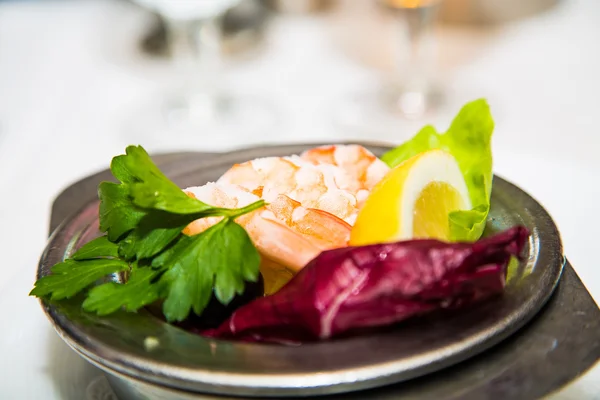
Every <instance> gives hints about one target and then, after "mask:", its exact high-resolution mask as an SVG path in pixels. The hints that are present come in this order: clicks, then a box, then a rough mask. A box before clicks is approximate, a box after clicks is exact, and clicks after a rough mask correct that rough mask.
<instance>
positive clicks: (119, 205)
mask: <svg viewBox="0 0 600 400" xmlns="http://www.w3.org/2000/svg"><path fill="white" fill-rule="evenodd" d="M98 197H99V198H100V211H99V218H100V231H102V232H106V233H107V235H108V239H109V240H110V241H111V242H116V241H117V240H118V239H119V238H121V237H122V236H123V235H124V234H125V233H127V232H129V231H131V230H132V229H134V228H135V227H136V226H137V225H138V224H139V223H140V221H141V220H142V218H143V217H144V216H145V215H146V214H147V212H146V211H144V210H142V209H140V208H138V207H137V206H135V205H134V204H133V202H132V200H131V198H130V197H129V188H128V186H127V185H122V184H117V183H112V182H102V183H100V185H99V186H98Z"/></svg>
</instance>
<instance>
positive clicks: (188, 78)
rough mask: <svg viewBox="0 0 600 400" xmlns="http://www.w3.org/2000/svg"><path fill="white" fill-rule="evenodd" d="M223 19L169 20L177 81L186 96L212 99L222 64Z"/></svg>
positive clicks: (167, 21) (168, 30)
mask: <svg viewBox="0 0 600 400" xmlns="http://www.w3.org/2000/svg"><path fill="white" fill-rule="evenodd" d="M218 22H219V18H207V19H202V20H193V21H179V20H171V19H166V21H165V25H166V29H167V37H168V41H169V47H170V49H171V55H172V58H173V61H174V64H175V69H176V79H177V80H178V81H179V85H180V86H181V89H182V90H183V91H184V92H185V93H190V94H191V93H195V94H200V93H202V94H205V95H212V94H214V91H215V90H216V89H217V87H216V82H218V81H219V79H218V76H217V75H218V73H219V69H220V64H221V54H220V39H221V37H220V29H219V24H218Z"/></svg>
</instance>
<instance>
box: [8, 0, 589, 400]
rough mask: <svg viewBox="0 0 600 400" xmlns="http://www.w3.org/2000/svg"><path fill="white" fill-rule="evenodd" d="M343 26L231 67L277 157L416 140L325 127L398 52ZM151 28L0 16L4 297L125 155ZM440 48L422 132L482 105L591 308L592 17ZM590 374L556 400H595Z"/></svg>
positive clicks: (287, 32)
mask: <svg viewBox="0 0 600 400" xmlns="http://www.w3.org/2000/svg"><path fill="white" fill-rule="evenodd" d="M363 6H364V4H363V5H360V6H359V5H357V4H356V3H355V4H354V5H353V6H352V7H355V8H356V7H363ZM352 7H350V8H352ZM354 15H356V14H354ZM349 18H355V17H351V16H348V15H342V16H340V15H337V16H327V15H325V16H319V17H313V18H310V19H307V18H303V17H292V16H288V17H285V18H280V19H276V20H274V21H273V22H272V23H271V26H270V33H269V36H268V41H267V45H266V46H265V47H264V48H263V49H262V50H260V51H258V52H257V53H256V54H254V55H252V56H249V57H247V59H246V60H245V61H244V62H240V63H231V65H230V66H229V67H228V71H227V73H226V78H225V79H226V80H227V82H228V83H229V85H230V86H231V87H233V88H235V89H237V90H241V91H244V92H253V91H254V92H261V93H263V94H266V95H271V96H273V97H274V98H276V99H277V103H278V105H279V107H280V109H281V113H282V114H281V116H282V121H283V122H282V125H281V128H280V130H279V131H278V135H279V136H278V137H277V139H276V141H278V142H292V141H293V142H299V141H306V140H320V141H331V142H335V141H337V140H359V139H362V140H382V141H387V142H399V141H401V140H403V139H404V138H406V137H408V136H410V135H411V134H413V133H414V132H416V129H417V128H418V127H419V126H420V125H421V124H423V121H412V122H407V123H406V125H405V126H403V127H401V128H399V130H398V132H397V135H387V136H386V135H379V136H376V135H374V134H373V133H368V132H358V131H349V130H344V129H340V128H339V127H336V126H335V125H333V124H332V122H331V118H330V111H331V109H332V107H333V106H335V104H336V102H337V100H338V99H339V98H340V96H343V95H344V93H347V92H349V91H351V90H353V89H356V88H358V87H360V86H361V85H362V84H364V83H368V82H370V81H371V80H372V78H373V77H374V76H375V74H376V72H377V69H376V68H377V67H379V68H382V69H385V68H386V66H387V65H388V64H389V58H388V57H387V56H386V54H388V52H387V50H389V49H390V48H392V43H393V42H391V41H387V42H386V40H385V38H388V39H389V40H391V39H392V36H391V35H390V34H389V33H390V31H389V26H388V25H386V23H384V22H385V21H384V20H381V21H382V23H379V22H378V21H380V20H376V19H373V20H366V19H364V20H363V22H362V23H364V26H363V27H362V29H361V30H360V33H361V34H363V33H364V34H363V35H362V36H367V38H368V35H372V37H373V38H377V39H376V41H377V42H379V43H380V46H379V47H377V46H369V45H368V40H367V44H366V45H365V46H364V48H361V47H360V46H359V45H358V44H356V46H348V42H347V40H348V36H347V35H344V32H345V33H348V30H347V25H345V23H346V22H347V21H348V19H349ZM148 21H149V19H148V15H147V14H146V13H144V12H142V11H141V10H139V9H138V8H136V7H134V6H131V5H130V4H127V3H124V2H118V1H77V2H76V1H40V2H8V3H0V188H1V193H2V196H0V222H1V223H2V225H3V228H4V229H2V230H0V243H2V254H3V257H2V263H1V264H0V294H2V292H3V291H4V292H7V291H8V290H9V287H10V286H11V284H10V282H11V278H14V279H17V277H18V279H23V278H22V277H23V276H25V275H29V276H31V278H32V281H33V272H34V269H35V267H36V263H37V260H38V257H39V255H40V252H41V250H42V249H43V247H44V244H45V241H46V234H47V226H48V221H49V211H50V208H49V207H50V204H51V201H52V199H53V197H54V196H55V195H56V194H57V193H58V192H59V191H60V190H61V189H62V188H64V187H66V186H68V185H69V184H70V183H72V182H73V181H75V180H77V179H79V178H82V177H85V176H86V175H88V174H90V173H92V172H95V171H97V170H99V169H104V168H106V167H107V165H108V162H109V160H110V158H111V157H112V156H114V155H116V154H119V153H120V152H122V151H123V149H124V147H125V146H126V145H127V144H129V140H128V138H127V137H126V136H125V135H124V133H123V126H122V125H121V122H120V118H121V116H122V114H123V110H127V109H129V107H130V106H131V105H132V104H135V103H136V101H140V100H141V99H143V98H145V97H146V96H148V95H149V93H151V91H152V90H154V89H155V87H156V86H157V82H162V81H163V80H164V77H165V76H167V75H168V71H169V66H168V63H167V62H166V61H161V60H156V59H150V58H148V57H147V56H145V55H144V54H142V53H141V52H140V51H139V46H138V43H139V40H140V37H141V35H142V34H143V33H144V32H145V29H147V27H148V25H147V23H148ZM369 21H371V22H369ZM388 22H389V21H388ZM344 29H346V30H344ZM439 33H440V43H439V47H440V50H441V60H440V63H441V70H440V76H444V82H445V85H446V89H447V91H448V98H447V101H446V103H445V104H444V106H443V107H442V108H441V109H440V110H439V112H438V113H437V114H435V115H434V116H432V117H431V119H430V120H428V121H427V122H433V123H434V124H436V125H437V126H438V127H439V128H440V129H443V128H445V127H446V126H447V124H448V123H449V121H450V118H451V117H452V116H453V115H454V113H455V112H456V111H457V110H458V108H459V107H460V105H462V104H463V103H464V102H466V101H468V100H471V99H475V98H478V97H486V98H487V99H488V101H489V102H490V104H491V107H492V109H493V113H494V116H495V119H496V131H495V134H494V151H495V169H496V172H497V173H499V174H500V175H502V176H504V177H506V178H508V179H509V180H512V181H513V182H515V183H517V184H519V185H520V186H521V187H523V188H524V189H525V190H527V191H528V192H530V193H531V194H532V195H533V196H534V197H536V198H538V199H539V200H540V201H541V202H542V204H544V205H545V206H546V207H547V209H548V210H549V211H550V213H551V214H552V215H553V217H554V218H555V220H556V222H557V224H558V226H559V228H560V230H561V232H562V235H563V240H564V244H565V250H566V254H567V256H568V257H569V258H570V260H571V262H572V263H573V265H574V267H575V269H576V271H577V272H578V274H579V275H580V276H581V278H582V280H583V281H584V283H585V284H586V286H587V287H588V289H589V290H590V292H591V293H592V295H593V296H594V298H595V299H596V301H598V299H600V272H599V270H598V266H597V261H596V254H595V250H596V249H597V247H598V244H597V227H598V226H600V214H599V213H598V212H597V199H598V196H599V195H600V190H599V189H598V187H599V186H598V185H597V183H598V178H597V177H598V173H599V172H600V160H599V159H598V158H597V157H596V152H597V149H598V148H599V147H600V134H599V131H598V126H599V123H598V120H597V118H598V110H599V109H600V100H599V99H598V97H597V96H598V93H600V77H599V76H600V44H599V43H600V42H599V40H600V2H598V1H597V0H572V1H564V2H562V3H561V4H560V5H559V6H558V7H556V8H554V9H553V10H551V11H549V12H547V13H544V14H540V15H537V16H535V17H532V18H529V19H526V20H522V21H516V22H513V23H511V24H508V25H505V26H502V27H496V28H493V29H492V28H488V29H485V30H483V29H478V30H476V29H474V28H458V27H450V26H445V27H441V28H440V30H439ZM343 37H345V38H346V42H343V41H342V40H341V39H340V38H343ZM372 40H374V39H372ZM357 43H358V42H357ZM371 43H372V42H371ZM374 48H375V49H376V50H377V51H373V49H374ZM344 49H351V50H352V51H353V52H354V53H360V52H362V51H363V50H365V49H366V50H368V51H366V52H363V53H361V54H362V56H363V58H365V57H366V59H367V62H368V63H370V64H371V65H366V64H364V63H363V64H361V63H359V62H358V61H357V58H356V57H355V55H353V54H351V53H352V52H349V51H344ZM369 51H370V52H369ZM271 137H272V136H271ZM274 140H275V139H274ZM263 141H264V138H262V137H244V136H243V135H239V136H236V135H235V134H232V136H231V138H229V139H227V138H225V139H223V140H219V141H211V140H209V139H208V138H206V140H201V141H200V142H199V145H198V148H199V149H205V150H225V149H229V148H235V147H242V146H245V145H249V144H255V143H261V142H263ZM20 295H21V296H26V293H20ZM28 300H29V301H30V302H32V304H33V303H34V302H35V300H33V299H28ZM15 301H16V300H15ZM29 306H32V305H31V304H30V305H29ZM39 318H43V317H42V315H41V313H40V315H39ZM5 322H8V321H5ZM4 343H9V342H4ZM0 360H1V361H0V367H1V368H2V369H3V371H4V369H5V368H13V369H14V368H16V369H19V368H21V369H22V371H20V370H19V371H20V372H19V374H16V373H14V374H13V376H16V375H19V376H23V377H24V378H23V379H22V380H20V381H19V380H17V381H15V380H11V381H10V382H8V381H7V382H6V384H7V385H9V384H10V385H11V386H10V387H12V388H13V389H14V388H21V389H22V390H23V391H24V393H29V392H28V390H29V391H31V390H33V389H32V387H34V386H35V384H34V383H32V382H33V381H32V380H31V379H25V377H28V376H29V377H31V378H32V379H33V380H35V379H37V378H36V375H35V374H36V373H39V371H31V370H29V369H28V364H27V360H25V361H14V362H13V365H12V366H9V365H8V360H7V359H6V358H3V357H0ZM599 368H600V367H596V368H595V369H593V370H592V371H591V372H589V373H588V374H586V375H585V376H584V377H583V378H581V379H579V380H578V381H576V382H575V383H573V384H571V385H570V386H568V387H567V388H566V389H565V390H564V391H562V392H561V393H560V394H557V395H555V396H554V398H564V399H566V398H569V399H592V398H594V399H596V398H600V395H599V394H598V393H600V383H599V382H600V369H599ZM13 372H14V371H13ZM3 374H4V373H3ZM19 385H20V386H19ZM1 387H3V385H0V392H1V391H2V389H1ZM31 398H34V397H31Z"/></svg>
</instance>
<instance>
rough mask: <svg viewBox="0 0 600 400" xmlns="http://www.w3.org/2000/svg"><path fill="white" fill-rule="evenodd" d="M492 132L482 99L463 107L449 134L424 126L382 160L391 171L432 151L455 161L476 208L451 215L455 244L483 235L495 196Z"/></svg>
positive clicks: (488, 111)
mask: <svg viewBox="0 0 600 400" xmlns="http://www.w3.org/2000/svg"><path fill="white" fill-rule="evenodd" d="M493 131H494V120H493V119H492V115H491V113H490V108H489V106H488V103H487V101H486V100H484V99H479V100H475V101H472V102H470V103H467V104H466V105H465V106H463V108H462V109H461V110H460V111H459V113H458V115H457V116H456V117H455V118H454V120H453V121H452V124H451V125H450V128H449V129H448V131H446V133H438V132H437V131H436V130H435V128H434V127H433V126H430V125H428V126H425V127H424V128H423V129H421V131H420V132H419V133H417V134H416V135H415V136H414V137H413V138H412V139H411V140H409V141H408V142H405V143H403V144H402V145H400V146H398V147H396V148H395V149H393V150H390V151H388V152H387V153H385V154H384V155H383V156H382V157H381V159H382V160H383V161H384V162H385V163H386V164H387V165H389V166H390V167H392V168H393V167H395V166H397V165H399V164H400V163H402V162H404V161H406V160H408V159H409V158H411V157H413V156H415V155H417V154H419V153H422V152H424V151H427V150H432V149H441V150H445V151H447V152H449V153H450V154H452V155H453V156H454V157H455V158H456V161H457V162H458V166H459V167H460V170H461V172H462V174H463V176H464V178H465V182H466V184H467V188H468V189H469V197H470V199H471V204H472V206H473V208H472V209H471V210H463V211H454V212H452V213H451V214H450V216H449V224H450V239H451V240H453V241H471V242H472V241H476V240H477V239H479V238H480V237H481V235H482V234H483V230H484V228H485V223H486V219H487V215H488V213H489V211H490V195H491V193H492V177H493V175H492V147H491V141H492V133H493Z"/></svg>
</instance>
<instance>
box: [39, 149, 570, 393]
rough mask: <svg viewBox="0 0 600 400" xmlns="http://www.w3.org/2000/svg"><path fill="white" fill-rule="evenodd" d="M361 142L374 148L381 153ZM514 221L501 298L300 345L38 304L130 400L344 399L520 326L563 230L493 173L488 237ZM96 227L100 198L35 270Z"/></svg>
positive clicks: (453, 359)
mask: <svg viewBox="0 0 600 400" xmlns="http://www.w3.org/2000/svg"><path fill="white" fill-rule="evenodd" d="M316 145H318V144H307V145H293V146H278V147H262V148H254V149H246V150H240V151H235V152H231V153H227V154H223V155H220V156H218V157H214V158H210V159H203V158H198V159H197V160H194V161H193V162H187V163H185V164H179V165H172V166H171V168H170V169H169V170H167V171H165V173H166V174H167V175H168V176H169V177H170V178H171V179H173V180H174V181H175V182H176V183H177V184H179V185H180V186H182V187H185V186H192V185H200V184H203V183H205V182H208V181H214V180H215V179H216V178H218V177H219V176H220V175H221V174H222V173H224V172H225V171H226V170H227V169H228V168H229V167H230V166H231V165H232V164H234V163H238V162H243V161H246V160H249V159H253V158H257V157H266V156H275V155H280V156H282V155H289V154H297V153H299V152H301V151H303V150H304V149H307V148H310V147H314V146H316ZM366 146H367V147H368V148H370V149H371V150H372V151H374V152H375V153H376V154H381V153H382V152H383V151H385V150H386V148H385V147H382V146H369V145H366ZM189 159H190V158H189V157H188V158H187V160H189ZM517 224H521V225H525V226H527V227H528V228H529V229H530V231H531V232H532V235H531V237H530V240H529V243H528V245H527V246H526V249H525V258H524V261H522V262H521V263H515V265H513V267H512V268H510V269H509V277H508V282H507V287H506V291H505V294H504V295H503V296H502V297H499V298H496V299H493V300H489V301H487V302H485V303H482V304H479V305H478V306H475V307H472V308H470V309H467V310H463V311H462V312H456V313H451V314H447V315H443V316H439V315H438V316H435V317H433V316H432V317H425V318H419V319H414V320H412V321H407V322H405V323H402V324H398V325H397V326H394V327H389V328H386V329H382V330H380V331H378V332H377V333H373V334H369V335H363V336H358V337H353V338H345V339H338V340H331V341H325V342H320V343H311V344H305V345H302V346H298V347H286V346H278V345H265V344H248V343H236V342H228V341H222V340H215V339H209V338H204V337H201V336H198V335H195V334H192V333H189V332H187V331H185V330H182V329H180V328H177V327H175V326H172V325H169V324H166V323H165V322H163V321H162V320H160V319H158V318H156V317H154V316H153V315H151V314H150V313H149V312H145V311H142V312H139V313H125V312H123V313H115V314H113V315H110V316H106V317H98V316H96V315H94V314H88V313H85V312H83V311H82V309H81V299H78V298H75V299H72V300H69V301H63V302H59V303H55V304H50V303H46V302H42V306H43V308H44V310H45V312H46V314H47V316H48V318H49V320H50V322H51V323H52V324H53V326H54V328H55V329H56V331H57V332H58V334H59V335H60V336H61V337H62V339H63V340H64V341H65V342H66V343H67V344H68V345H69V346H70V347H71V348H72V349H73V350H74V351H76V352H77V353H79V354H80V355H81V356H82V357H84V358H85V359H87V360H88V361H90V362H91V363H93V364H94V365H96V366H98V367H99V368H101V369H102V370H104V371H105V372H107V375H108V377H109V380H110V382H111V384H112V386H113V388H114V389H115V391H116V392H117V394H118V395H119V396H120V397H122V398H123V399H127V398H135V399H207V398H211V397H207V396H209V395H210V396H213V395H220V396H246V397H257V396H260V397H263V398H264V397H292V396H315V395H331V394H339V393H346V394H347V395H345V396H344V398H349V397H348V395H349V393H351V392H355V391H358V390H365V389H370V388H375V387H380V386H383V385H388V384H391V383H396V382H400V381H406V380H409V379H413V378H416V377H419V376H423V375H426V374H429V373H431V372H434V371H437V370H440V369H442V368H446V367H449V366H451V365H454V364H456V363H458V362H460V361H463V360H466V359H467V358H470V357H472V356H474V355H476V354H479V353H481V352H483V351H485V350H486V349H489V348H490V347H492V346H494V345H495V344H497V343H499V342H500V341H502V340H503V339H505V338H507V337H508V336H509V335H511V334H513V333H514V332H516V331H517V330H518V329H520V328H521V327H522V326H523V325H524V324H525V323H526V322H528V321H529V320H530V319H531V318H532V317H533V316H534V315H535V314H536V313H537V312H538V311H539V310H540V309H541V307H542V306H543V305H544V304H545V303H546V301H547V300H548V299H549V297H550V296H551V294H552V292H553V290H554V288H555V287H556V285H557V283H558V281H559V279H560V276H561V272H562V269H563V265H564V257H563V253H562V245H561V240H560V236H559V233H558V230H557V228H556V226H555V224H554V223H553V221H552V219H551V217H550V216H549V215H548V213H547V212H546V211H545V210H544V209H543V208H542V206H541V205H540V204H539V203H537V202H536V201H535V200H534V199H533V198H531V197H530V196H529V195H527V194H526V193H525V192H523V191H522V190H520V189H519V188H517V187H516V186H514V185H512V184H510V183H509V182H507V181H505V180H503V179H501V178H499V177H495V178H494V186H493V192H492V210H491V212H490V216H489V219H488V224H487V227H486V234H493V233H495V232H498V231H500V230H503V229H506V228H508V227H510V226H514V225H517ZM97 235H98V202H97V201H94V202H91V203H89V204H87V205H85V207H83V209H81V210H80V211H78V212H76V213H75V214H74V215H73V216H72V217H71V218H69V219H67V220H66V221H64V222H63V223H62V224H61V225H60V226H59V227H58V228H57V229H56V230H55V232H54V233H53V234H52V236H51V238H50V241H49V243H48V246H47V248H46V250H45V252H44V254H43V255H42V258H41V261H40V264H39V269H38V278H39V277H42V276H45V275H48V274H49V272H50V268H51V267H52V265H54V264H55V263H57V262H59V261H61V260H63V259H64V258H65V257H67V256H69V255H70V254H71V253H72V252H73V251H74V250H75V249H76V248H77V247H78V246H80V245H82V244H83V243H85V242H87V241H89V240H90V239H92V238H94V237H96V236H97ZM355 396H359V397H356V398H357V399H358V398H364V397H361V396H365V395H364V394H361V393H359V394H355ZM218 398H223V397H218ZM225 398H226V397H225ZM379 398H382V399H383V398H384V397H379ZM389 398H390V399H392V398H396V397H393V395H392V397H389Z"/></svg>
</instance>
